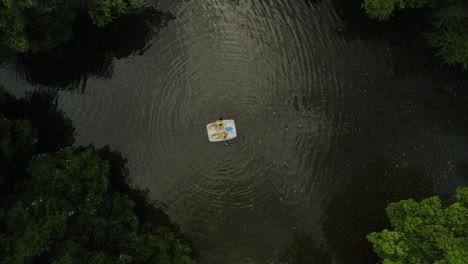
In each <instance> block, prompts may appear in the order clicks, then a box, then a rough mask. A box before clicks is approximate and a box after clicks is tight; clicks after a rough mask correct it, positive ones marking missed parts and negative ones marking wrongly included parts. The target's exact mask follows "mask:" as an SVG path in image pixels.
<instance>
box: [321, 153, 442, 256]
mask: <svg viewBox="0 0 468 264" xmlns="http://www.w3.org/2000/svg"><path fill="white" fill-rule="evenodd" d="M433 188H434V187H433V185H432V182H431V179H430V176H429V175H428V173H427V172H425V171H424V170H423V169H422V168H420V167H412V165H409V164H402V163H399V161H397V160H390V159H389V160H375V161H372V162H370V163H369V164H366V165H365V166H364V167H363V168H362V169H361V170H359V171H357V172H356V173H355V174H354V175H352V179H351V180H350V182H346V183H343V187H341V188H340V189H339V190H338V191H337V192H335V193H333V195H332V196H331V199H330V202H329V203H328V205H327V209H326V210H327V218H326V220H325V222H324V223H323V227H324V232H325V236H326V238H327V240H328V242H329V244H330V247H331V248H332V250H333V251H334V252H335V253H336V256H337V258H338V260H339V262H340V263H378V262H379V260H378V258H377V256H375V255H372V254H369V252H371V251H372V245H371V244H370V243H369V242H368V241H367V240H366V236H367V235H368V234H370V233H371V232H374V231H376V230H382V229H383V228H385V227H387V226H388V221H387V219H386V215H385V208H386V206H387V205H388V204H389V203H391V202H396V201H399V200H401V199H408V198H413V199H422V198H425V197H429V196H432V195H434V190H433Z"/></svg>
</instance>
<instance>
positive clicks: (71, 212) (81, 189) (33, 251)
mask: <svg viewBox="0 0 468 264" xmlns="http://www.w3.org/2000/svg"><path fill="white" fill-rule="evenodd" d="M13 104H18V102H17V100H16V99H13V98H12V97H11V96H9V95H8V94H6V92H4V91H3V90H1V94H0V164H1V166H0V171H1V175H0V188H1V194H0V198H1V202H0V263H5V264H7V263H8V264H11V263H167V264H169V263H181V264H188V263H195V262H194V260H193V257H192V250H191V248H190V247H189V246H188V245H187V244H185V243H184V242H182V241H181V240H180V239H179V238H178V237H177V236H176V235H175V234H174V233H173V232H171V231H170V230H169V229H167V228H165V227H162V226H159V225H157V224H154V223H152V222H154V221H152V219H142V217H141V216H140V217H139V216H137V213H138V210H139V209H140V210H141V208H142V207H145V206H146V207H149V203H148V200H147V198H146V193H145V192H144V191H136V190H132V189H130V188H129V185H128V182H127V179H126V176H127V174H126V173H127V170H126V168H125V163H124V162H125V160H124V158H123V157H122V156H121V155H120V154H119V153H116V152H112V151H110V150H109V148H103V149H98V150H96V149H94V147H92V146H90V147H80V148H71V147H69V146H65V147H64V146H63V145H61V146H50V145H49V146H48V148H49V149H50V150H52V151H51V152H40V151H39V149H45V148H44V146H45V145H47V144H44V142H43V141H44V138H43V137H42V136H41V131H39V130H38V129H37V128H36V127H35V126H34V124H35V123H36V124H37V123H38V120H43V119H44V118H45V117H39V118H36V119H34V118H33V119H32V120H29V119H27V118H25V116H27V114H25V115H23V116H21V117H20V118H17V117H15V114H14V112H15V111H11V105H13ZM20 105H22V104H21V103H20ZM52 129H53V128H52ZM71 131H73V130H71ZM41 139H42V140H41ZM59 147H60V150H58V151H53V150H54V149H56V148H59ZM135 200H137V201H138V203H139V204H138V205H137V204H136V202H135Z"/></svg>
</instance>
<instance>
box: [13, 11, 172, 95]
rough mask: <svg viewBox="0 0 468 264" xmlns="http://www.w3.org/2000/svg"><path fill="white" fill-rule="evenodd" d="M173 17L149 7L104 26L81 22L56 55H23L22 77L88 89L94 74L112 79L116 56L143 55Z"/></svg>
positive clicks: (118, 57) (49, 83)
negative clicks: (157, 33)
mask: <svg viewBox="0 0 468 264" xmlns="http://www.w3.org/2000/svg"><path fill="white" fill-rule="evenodd" d="M172 18H173V17H172V15H170V14H168V13H163V12H160V11H157V10H154V9H150V8H146V9H143V10H142V11H141V12H140V13H139V14H135V15H132V16H128V17H124V18H121V19H118V20H116V21H114V22H112V23H110V24H109V25H107V26H106V27H104V28H96V27H95V26H93V25H91V24H90V23H89V22H88V21H86V20H83V21H78V22H77V23H76V24H77V25H76V26H75V27H74V35H73V37H72V38H71V39H70V41H69V42H68V43H67V44H66V45H64V46H63V47H60V48H57V49H56V50H55V51H54V52H53V53H52V54H42V53H36V54H25V55H22V56H20V57H19V59H18V65H17V68H16V71H17V74H18V78H20V79H24V80H26V81H28V82H30V83H31V84H32V85H42V86H52V87H57V88H64V87H68V88H71V89H75V88H80V89H84V88H85V86H86V82H87V80H88V78H90V77H98V78H111V77H112V74H113V61H114V59H121V58H126V57H128V56H130V55H134V54H138V55H143V53H144V51H145V49H146V48H148V45H147V42H148V40H149V39H150V38H151V37H153V36H154V35H155V32H156V31H157V30H158V29H159V28H160V27H162V26H164V25H165V24H166V23H167V21H169V20H170V19H172Z"/></svg>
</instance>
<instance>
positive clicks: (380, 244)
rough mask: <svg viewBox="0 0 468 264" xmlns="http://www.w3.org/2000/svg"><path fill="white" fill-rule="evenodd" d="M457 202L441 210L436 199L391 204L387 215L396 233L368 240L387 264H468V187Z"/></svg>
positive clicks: (374, 235) (459, 192)
mask: <svg viewBox="0 0 468 264" xmlns="http://www.w3.org/2000/svg"><path fill="white" fill-rule="evenodd" d="M456 198H457V202H455V203H453V204H452V205H450V206H449V207H447V208H442V203H441V201H440V199H439V198H438V197H436V196H434V197H431V198H428V199H424V200H422V201H421V202H416V201H414V200H412V199H409V200H403V201H400V202H397V203H391V204H390V205H389V206H388V207H387V215H388V218H389V219H390V223H391V226H392V228H393V230H387V229H384V230H383V231H382V232H374V233H372V234H370V235H369V236H368V237H367V238H368V240H369V241H370V242H372V244H373V246H374V251H375V252H376V253H377V255H378V256H379V257H381V258H382V259H383V260H384V263H385V264H393V263H421V264H422V263H436V264H448V263H454V264H455V263H460V264H462V263H468V251H467V249H468V187H465V188H458V189H457V191H456Z"/></svg>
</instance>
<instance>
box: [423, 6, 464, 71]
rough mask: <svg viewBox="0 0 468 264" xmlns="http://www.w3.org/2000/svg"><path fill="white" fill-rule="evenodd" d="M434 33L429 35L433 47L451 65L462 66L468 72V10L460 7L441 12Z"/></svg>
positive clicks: (450, 7) (452, 7) (448, 8)
mask: <svg viewBox="0 0 468 264" xmlns="http://www.w3.org/2000/svg"><path fill="white" fill-rule="evenodd" d="M434 25H435V30H434V32H432V33H430V34H429V40H430V43H431V45H432V46H434V47H436V48H438V50H439V56H440V57H441V58H442V60H443V62H444V63H447V64H449V65H457V64H459V65H462V66H463V68H464V69H465V70H468V9H464V8H462V6H459V5H453V6H449V7H447V8H445V9H443V10H441V11H440V12H439V14H438V16H437V20H436V22H435V24H434Z"/></svg>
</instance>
